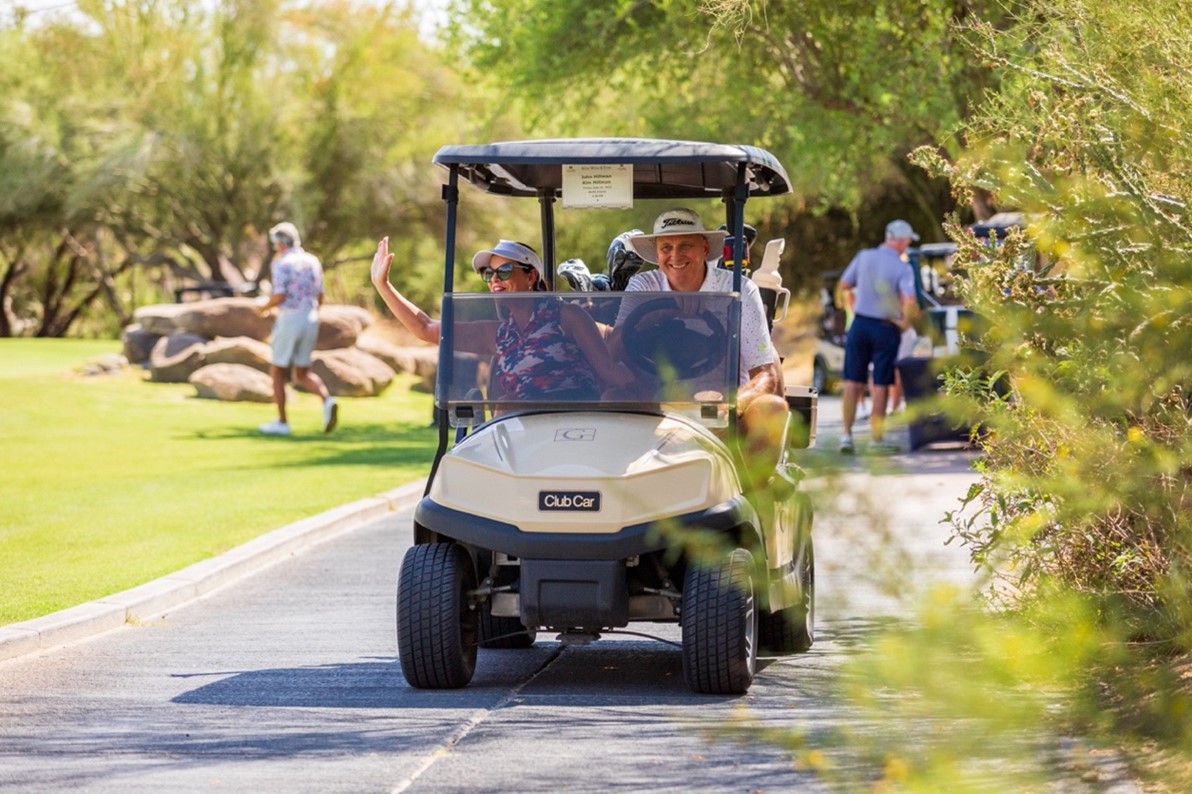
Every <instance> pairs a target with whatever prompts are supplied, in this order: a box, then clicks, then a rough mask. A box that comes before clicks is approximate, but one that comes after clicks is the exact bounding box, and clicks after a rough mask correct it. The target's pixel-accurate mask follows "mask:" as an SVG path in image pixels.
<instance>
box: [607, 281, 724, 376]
mask: <svg viewBox="0 0 1192 794" xmlns="http://www.w3.org/2000/svg"><path fill="white" fill-rule="evenodd" d="M622 327H623V328H624V331H623V332H622V334H623V335H622V340H623V345H624V348H625V353H626V356H627V357H628V359H629V363H630V364H631V365H633V366H634V367H637V368H638V369H640V370H642V371H644V372H646V373H648V374H650V375H654V376H661V375H663V373H669V372H672V371H673V376H674V377H675V378H677V379H679V380H690V379H691V378H697V377H699V376H700V375H704V374H706V373H708V372H711V371H712V370H713V369H715V368H716V367H717V366H719V364H720V362H721V361H723V360H724V353H725V348H726V344H725V340H726V339H727V338H728V332H727V331H726V330H725V328H724V323H722V322H721V321H720V318H719V317H717V316H716V315H715V314H714V313H713V312H711V311H709V310H708V309H704V310H703V311H701V312H700V313H699V314H688V315H684V314H683V312H682V311H681V310H680V308H679V303H678V301H676V300H675V299H674V298H654V299H652V300H648V301H646V302H645V303H643V304H641V305H640V306H638V307H637V308H635V309H634V310H633V311H631V312H630V313H629V316H628V317H626V318H625V322H624V323H623V324H622Z"/></svg>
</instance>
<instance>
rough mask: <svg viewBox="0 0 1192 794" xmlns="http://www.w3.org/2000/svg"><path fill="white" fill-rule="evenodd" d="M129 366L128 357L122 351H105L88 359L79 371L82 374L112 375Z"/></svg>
mask: <svg viewBox="0 0 1192 794" xmlns="http://www.w3.org/2000/svg"><path fill="white" fill-rule="evenodd" d="M127 366H128V359H127V358H125V357H124V356H123V355H121V354H120V353H103V354H101V355H98V356H92V357H91V358H89V359H87V360H86V361H85V362H84V363H83V366H82V368H81V369H80V370H79V373H80V374H82V375H112V374H114V373H116V372H119V371H120V370H122V369H124V368H125V367H127Z"/></svg>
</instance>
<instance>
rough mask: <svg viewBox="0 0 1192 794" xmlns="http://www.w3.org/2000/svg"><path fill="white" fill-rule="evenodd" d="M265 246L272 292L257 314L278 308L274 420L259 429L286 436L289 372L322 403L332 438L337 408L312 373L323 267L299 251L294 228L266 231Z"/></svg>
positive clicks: (273, 365)
mask: <svg viewBox="0 0 1192 794" xmlns="http://www.w3.org/2000/svg"><path fill="white" fill-rule="evenodd" d="M269 242H270V243H272V245H273V251H274V254H275V255H276V257H277V260H276V261H275V262H274V263H273V293H272V295H271V296H270V297H269V300H268V301H266V302H265V303H264V304H262V305H261V307H260V310H259V311H260V314H261V316H262V317H267V316H268V315H269V314H270V313H271V312H272V311H273V309H274V307H280V308H279V309H278V312H277V319H275V320H274V321H273V333H272V335H271V337H270V343H271V345H272V349H273V353H272V360H271V362H270V363H271V366H270V368H269V373H270V375H271V377H272V378H273V400H274V402H276V403H277V419H276V420H274V421H272V422H266V423H265V424H263V425H261V428H260V430H261V432H262V433H265V434H267V435H273V436H288V435H289V434H290V422H289V419H288V417H287V416H286V382H287V381H288V380H289V378H290V374H291V370H292V371H293V376H294V382H295V383H297V384H298V385H300V386H303V387H304V388H306V389H307V390H308V391H311V392H313V393H315V394H317V395H319V398H320V399H321V400H322V401H323V432H324V433H330V432H331V431H332V430H333V429H335V423H336V421H337V420H338V418H339V417H338V414H339V406H338V405H337V404H336V402H335V398H334V397H332V396H331V393H330V392H329V391H327V385H326V384H325V383H323V379H322V378H320V377H319V376H318V375H316V374H315V373H314V372H312V371H311V369H310V364H311V357H312V355H313V353H314V349H315V340H316V339H317V338H318V336H319V306H321V305H322V304H323V265H322V263H321V262H319V259H318V257H316V256H315V255H314V254H311V253H309V252H308V251H304V250H303V249H302V238H301V237H300V236H299V234H298V228H297V227H296V226H294V224H292V223H289V222H283V223H279V224H277V225H276V226H274V227H273V228H272V229H270V230H269Z"/></svg>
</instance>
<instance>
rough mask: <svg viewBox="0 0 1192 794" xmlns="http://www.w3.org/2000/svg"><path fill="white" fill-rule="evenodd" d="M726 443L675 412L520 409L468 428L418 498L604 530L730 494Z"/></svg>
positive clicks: (565, 527)
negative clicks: (532, 410) (551, 411)
mask: <svg viewBox="0 0 1192 794" xmlns="http://www.w3.org/2000/svg"><path fill="white" fill-rule="evenodd" d="M739 493H740V485H739V483H738V480H737V475H736V472H735V470H734V468H733V462H732V459H731V457H730V455H729V453H728V450H727V448H726V447H725V445H724V444H723V442H721V441H720V440H719V439H718V438H717V437H716V436H715V435H713V434H712V433H711V432H710V431H708V430H706V429H705V428H703V427H700V426H699V425H698V424H696V423H694V422H691V421H688V420H687V419H685V418H682V417H678V416H668V415H664V414H649V413H619V412H600V411H591V412H586V411H584V412H571V413H524V414H515V415H511V416H506V417H501V418H498V419H496V420H494V421H491V422H489V423H488V424H486V425H483V426H481V427H480V428H477V429H476V430H475V431H474V432H473V433H472V434H471V435H469V436H468V437H467V438H466V439H464V440H463V441H461V442H460V443H458V444H456V445H455V447H454V448H453V449H452V450H451V452H450V453H449V454H448V455H446V456H444V458H443V459H442V461H441V462H440V466H439V471H438V473H437V475H436V477H435V478H434V481H433V483H432V485H431V488H430V491H429V493H428V494H427V496H428V498H429V499H430V500H431V501H432V502H434V503H435V504H437V505H438V506H440V507H442V508H447V509H449V510H455V511H460V512H461V513H466V514H470V515H475V516H483V517H485V518H488V519H492V520H494V521H498V522H501V523H505V524H510V525H513V526H516V527H518V528H519V529H520V530H521V531H523V532H577V533H581V532H582V533H614V532H618V531H620V530H621V529H622V528H624V527H627V526H631V525H636V524H644V523H650V522H653V521H657V520H662V519H665V518H668V517H673V516H676V515H682V514H687V513H695V512H699V511H703V510H707V509H709V508H713V507H715V506H717V505H720V504H723V503H725V502H727V501H731V500H732V499H734V497H735V496H736V495H737V494H739Z"/></svg>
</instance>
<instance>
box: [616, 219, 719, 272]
mask: <svg viewBox="0 0 1192 794" xmlns="http://www.w3.org/2000/svg"><path fill="white" fill-rule="evenodd" d="M688 234H699V235H702V236H703V238H704V239H705V240H707V241H708V260H709V261H713V260H715V259H718V258H719V257H720V253H721V249H723V248H724V238H725V237H728V232H726V231H724V230H722V229H714V230H708V229H705V228H704V223H703V221H701V220H700V217H699V214H698V213H697V212H696V211H695V210H690V209H687V208H686V207H677V208H675V209H673V210H667V211H666V212H664V213H662V214H661V215H659V216H658V218H657V219H656V220H655V221H654V233H653V234H635V235H633V236H631V237H626V238H625V244H626V245H627V246H629V247H630V248H632V249H633V250H634V251H636V252H637V255H638V256H640V257H641V258H642V259H644V260H646V261H647V262H650V263H651V264H655V265H656V264H658V238H659V237H681V236H683V235H688Z"/></svg>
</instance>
